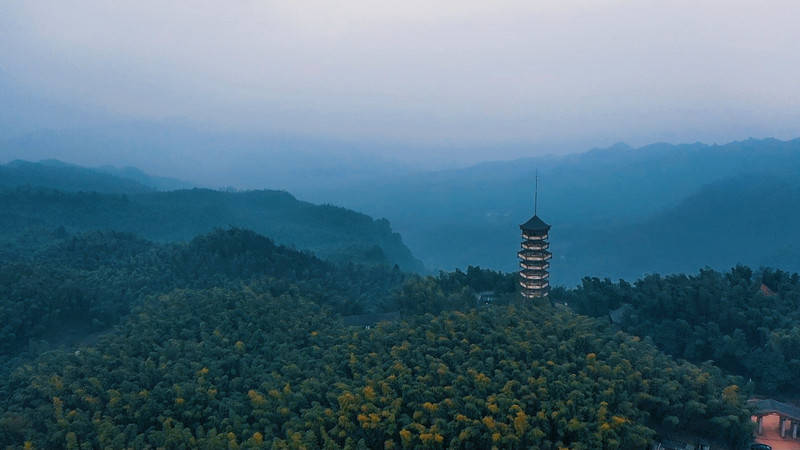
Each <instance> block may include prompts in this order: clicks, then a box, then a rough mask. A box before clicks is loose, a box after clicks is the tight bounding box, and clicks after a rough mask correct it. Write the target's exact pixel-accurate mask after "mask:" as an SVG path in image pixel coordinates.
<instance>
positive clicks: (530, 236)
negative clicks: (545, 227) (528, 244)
mask: <svg viewBox="0 0 800 450" xmlns="http://www.w3.org/2000/svg"><path fill="white" fill-rule="evenodd" d="M547 237H548V235H547V234H533V233H525V232H524V231H523V232H522V239H526V240H529V241H543V240H545V239H547Z"/></svg>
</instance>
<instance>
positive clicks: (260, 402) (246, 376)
mask: <svg viewBox="0 0 800 450" xmlns="http://www.w3.org/2000/svg"><path fill="white" fill-rule="evenodd" d="M737 383H738V381H737V380H734V379H729V378H726V377H724V376H723V375H721V374H720V373H719V371H718V370H717V369H715V368H713V367H712V366H708V365H706V366H703V367H697V366H694V365H691V364H689V363H676V362H674V361H673V360H671V359H670V358H668V357H667V356H665V355H663V354H661V353H660V352H658V351H657V350H656V349H655V348H654V347H653V346H652V345H649V344H646V343H643V342H640V341H639V340H638V339H637V338H635V337H632V336H630V335H626V334H624V333H620V332H617V331H615V330H613V329H611V328H609V327H608V326H606V325H601V324H600V323H599V322H597V321H595V320H592V319H588V318H585V317H581V316H576V315H574V314H573V313H570V312H567V311H563V310H557V309H555V308H553V307H549V306H533V305H524V306H518V307H513V306H511V307H509V306H498V307H494V308H490V309H483V310H480V311H477V310H474V309H473V310H472V311H471V312H467V313H462V312H445V313H442V314H440V315H437V316H433V315H413V316H410V317H408V318H407V319H405V320H402V321H399V322H395V323H384V324H382V325H380V326H378V327H376V328H372V329H370V330H363V329H359V328H347V327H343V326H341V324H340V323H339V322H338V320H337V319H336V317H335V316H332V315H331V313H330V311H329V310H327V308H325V307H322V306H320V305H319V304H316V303H313V302H309V301H307V300H306V299H305V298H304V297H303V294H301V293H299V292H297V291H296V290H295V289H294V288H293V287H291V286H286V289H285V290H283V291H281V290H277V291H276V290H275V289H274V287H273V286H270V284H269V283H266V284H265V283H261V282H257V283H254V284H248V285H245V286H241V287H238V288H229V289H223V288H212V289H210V290H176V291H172V292H171V293H168V294H161V295H158V296H153V297H151V298H150V299H149V300H148V301H147V302H145V303H143V304H142V305H141V306H140V307H138V308H137V309H136V311H135V313H134V314H133V315H132V317H131V319H130V320H129V321H128V322H126V323H125V325H124V326H123V327H122V328H120V329H119V330H118V331H117V332H116V333H114V334H112V335H109V336H107V337H105V338H102V339H101V340H100V341H99V342H98V343H97V345H95V346H93V347H91V348H84V349H81V350H80V351H76V352H51V353H47V354H45V355H43V356H42V357H40V358H39V359H38V360H37V361H36V362H35V363H31V364H26V365H24V366H22V367H20V368H19V369H18V370H16V371H15V372H14V374H13V375H12V376H11V377H9V378H7V379H6V380H5V381H4V382H3V383H2V385H0V393H2V394H4V395H2V396H0V398H2V399H4V400H0V401H2V403H0V404H1V405H2V410H3V411H4V413H3V416H2V419H0V427H2V431H3V433H0V436H3V442H2V444H4V445H22V444H24V443H25V442H30V443H31V444H32V445H34V446H37V447H43V448H54V447H66V448H83V447H91V448H96V447H113V448H122V447H135V448H143V447H147V446H152V447H170V448H194V447H204V448H230V447H231V446H233V447H238V446H243V447H246V448H258V447H262V446H264V445H266V446H273V447H277V448H297V447H306V448H378V447H383V448H401V447H430V448H437V447H445V446H447V447H455V448H489V447H497V448H501V447H502V448H530V447H536V448H543V449H544V448H553V449H555V448H562V447H570V448H575V449H595V448H609V449H611V448H642V447H643V446H645V445H647V443H648V442H649V440H650V439H651V438H652V437H653V436H654V435H655V433H656V432H655V428H656V427H658V428H659V429H676V428H677V429H682V430H691V431H695V432H697V433H700V434H706V435H709V430H713V437H716V438H722V439H724V440H725V441H727V442H728V443H729V444H741V443H744V442H746V441H747V440H748V439H749V436H750V433H751V426H750V421H749V412H748V411H747V410H746V408H744V407H743V406H744V405H743V396H742V394H743V392H742V391H741V389H740V388H739V387H738V386H737ZM709 437H712V436H711V435H709Z"/></svg>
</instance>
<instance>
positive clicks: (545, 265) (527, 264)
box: [519, 260, 550, 270]
mask: <svg viewBox="0 0 800 450" xmlns="http://www.w3.org/2000/svg"><path fill="white" fill-rule="evenodd" d="M519 267H520V269H523V270H547V269H549V268H550V263H549V262H547V261H525V260H522V261H520V262H519Z"/></svg>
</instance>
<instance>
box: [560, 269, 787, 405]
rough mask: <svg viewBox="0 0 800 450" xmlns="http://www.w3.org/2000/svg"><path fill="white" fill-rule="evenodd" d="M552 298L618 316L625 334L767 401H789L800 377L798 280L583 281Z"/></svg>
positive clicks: (719, 276)
mask: <svg viewBox="0 0 800 450" xmlns="http://www.w3.org/2000/svg"><path fill="white" fill-rule="evenodd" d="M553 296H554V298H557V299H559V300H560V301H566V302H567V303H568V304H569V305H570V306H572V307H573V308H574V309H575V310H576V311H578V312H580V313H582V314H589V315H593V316H598V317H608V313H609V311H611V310H616V309H618V308H622V309H620V310H619V313H618V317H619V320H620V325H621V326H622V329H623V330H625V331H626V332H628V333H631V334H634V335H637V336H642V337H649V338H650V339H652V341H653V342H654V343H655V344H656V345H657V346H658V347H659V348H661V349H662V350H664V351H665V352H666V353H668V354H670V355H673V356H674V357H676V358H685V359H687V360H689V361H694V362H703V361H713V362H714V364H715V365H717V366H718V367H721V368H722V369H724V370H726V371H728V372H729V373H734V374H738V375H741V376H743V377H746V378H747V379H749V380H751V381H752V383H753V384H754V386H753V388H754V389H755V390H756V391H758V392H760V393H762V394H770V395H778V396H784V397H790V396H792V395H795V394H796V393H797V392H798V388H797V386H798V381H800V380H798V374H799V373H800V327H799V326H798V323H800V275H798V274H797V273H794V274H789V273H787V272H782V271H779V270H777V271H776V270H770V269H763V270H761V271H758V272H755V273H754V272H753V271H752V270H751V269H749V268H747V267H743V266H737V267H736V268H734V269H732V270H731V271H729V272H726V273H720V272H716V271H714V270H711V269H704V270H701V271H700V273H698V274H697V275H692V276H687V275H671V276H666V277H662V276H660V275H649V276H646V277H644V278H642V279H640V280H638V281H636V282H635V283H633V284H630V283H627V282H625V281H619V282H617V283H614V282H612V281H610V280H608V279H605V280H601V279H598V278H585V279H584V280H583V283H582V284H581V285H580V286H579V287H578V288H576V289H574V290H563V289H559V290H556V291H554V292H553Z"/></svg>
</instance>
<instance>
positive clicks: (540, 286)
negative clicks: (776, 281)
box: [519, 280, 550, 289]
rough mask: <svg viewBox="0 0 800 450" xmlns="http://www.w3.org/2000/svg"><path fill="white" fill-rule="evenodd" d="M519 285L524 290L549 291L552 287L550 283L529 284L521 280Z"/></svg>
mask: <svg viewBox="0 0 800 450" xmlns="http://www.w3.org/2000/svg"><path fill="white" fill-rule="evenodd" d="M519 285H520V286H522V287H523V288H524V289H547V288H549V287H550V283H548V282H544V283H541V282H540V283H528V282H525V281H522V280H520V282H519Z"/></svg>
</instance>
